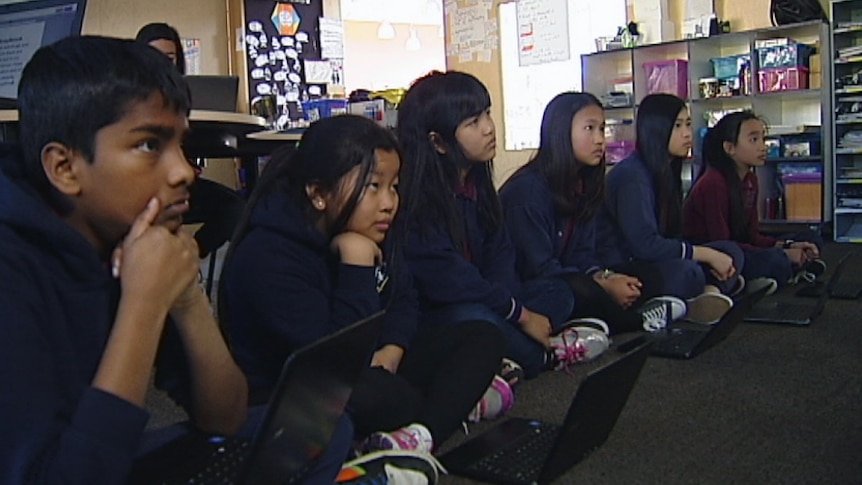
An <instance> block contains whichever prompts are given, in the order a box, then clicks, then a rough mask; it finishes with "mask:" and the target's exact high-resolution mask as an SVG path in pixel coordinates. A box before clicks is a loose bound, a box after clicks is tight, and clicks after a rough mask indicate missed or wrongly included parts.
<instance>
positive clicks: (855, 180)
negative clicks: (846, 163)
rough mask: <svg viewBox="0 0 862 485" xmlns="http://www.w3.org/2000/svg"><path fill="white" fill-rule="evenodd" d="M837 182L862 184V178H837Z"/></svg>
mask: <svg viewBox="0 0 862 485" xmlns="http://www.w3.org/2000/svg"><path fill="white" fill-rule="evenodd" d="M835 183H836V184H845V185H849V184H862V178H852V179H843V178H836V179H835Z"/></svg>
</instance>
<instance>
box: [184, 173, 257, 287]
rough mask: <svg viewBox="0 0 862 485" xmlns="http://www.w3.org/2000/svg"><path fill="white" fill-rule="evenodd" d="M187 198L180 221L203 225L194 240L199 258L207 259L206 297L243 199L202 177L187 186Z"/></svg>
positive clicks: (238, 216) (240, 209)
mask: <svg viewBox="0 0 862 485" xmlns="http://www.w3.org/2000/svg"><path fill="white" fill-rule="evenodd" d="M189 195H190V198H189V206H190V207H189V211H188V212H187V213H186V215H185V217H184V218H183V219H184V222H185V223H187V224H203V225H202V226H201V228H200V229H198V231H197V232H195V235H194V238H195V241H197V243H198V249H199V252H200V254H199V255H200V258H201V259H203V258H205V257H207V256H209V257H210V259H209V265H208V268H207V274H206V275H205V276H204V289H205V290H206V294H207V296H211V293H212V288H213V281H214V279H215V267H216V256H217V254H218V250H219V248H221V247H222V246H223V245H224V244H225V243H226V242H228V241H229V240H230V238H231V236H232V235H233V231H234V228H235V227H236V225H237V223H238V222H239V220H240V217H242V213H243V209H244V208H245V199H243V198H242V197H241V196H240V195H239V194H238V193H236V192H235V191H233V190H231V189H229V188H228V187H226V186H224V185H222V184H219V183H217V182H213V181H212V180H207V179H202V178H199V179H197V180H196V181H195V183H194V184H193V185H192V186H191V188H190V189H189Z"/></svg>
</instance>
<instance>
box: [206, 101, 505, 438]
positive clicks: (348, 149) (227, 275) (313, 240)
mask: <svg viewBox="0 0 862 485" xmlns="http://www.w3.org/2000/svg"><path fill="white" fill-rule="evenodd" d="M291 151H292V149H283V150H279V151H277V152H276V153H274V154H273V157H272V159H271V160H270V162H269V164H268V165H267V167H266V169H265V170H264V172H263V174H262V176H261V179H260V181H259V183H258V185H257V187H256V188H255V191H254V195H253V196H252V199H251V200H250V201H249V205H248V209H247V211H246V215H245V218H246V219H245V220H244V221H243V222H241V223H240V226H239V229H238V232H237V236H236V237H235V238H234V242H233V246H232V247H231V250H230V253H229V255H228V257H227V260H226V262H225V269H224V276H223V278H222V281H223V284H222V292H221V294H220V298H219V306H220V307H221V309H220V314H221V315H222V323H223V324H224V325H226V326H227V330H228V333H229V335H230V336H231V342H232V347H233V350H234V352H235V354H236V356H237V361H238V362H239V364H240V366H241V367H242V368H243V370H244V371H245V372H246V375H247V376H248V379H249V385H250V388H251V396H252V398H251V401H252V404H256V403H260V402H263V401H264V400H266V399H267V398H268V396H269V394H270V393H271V391H272V390H273V387H274V386H275V384H276V380H277V378H278V375H279V372H280V370H281V365H282V363H283V362H284V359H285V358H286V357H287V356H288V355H289V354H290V353H291V352H292V351H293V350H295V349H297V348H299V347H301V346H304V345H307V344H309V343H311V342H313V341H315V340H317V339H319V338H321V337H323V336H326V335H328V334H330V333H333V332H335V331H337V330H339V329H341V328H344V327H345V326H347V325H349V324H351V323H353V322H356V321H358V320H360V319H362V318H365V317H368V316H371V315H372V314H374V313H376V312H377V311H379V310H381V309H386V310H387V313H386V316H385V319H386V321H385V326H384V330H383V333H382V335H381V336H380V340H379V342H378V345H379V347H378V349H377V351H376V352H375V353H374V354H373V356H371V361H370V366H369V368H368V369H366V371H365V372H363V374H362V376H361V378H360V381H359V383H358V384H357V386H356V388H355V389H354V391H353V394H352V395H351V398H350V402H349V404H348V413H349V414H350V416H351V417H352V419H353V422H354V423H355V426H356V434H357V437H358V438H360V439H365V438H368V439H367V440H366V441H365V443H364V449H365V451H373V450H379V449H399V450H416V451H420V452H427V453H430V452H431V451H432V450H434V449H435V448H436V447H437V446H439V445H440V444H441V443H442V442H443V441H444V440H446V438H448V437H449V436H450V435H451V434H452V433H453V432H455V431H456V430H457V429H459V427H460V426H461V422H462V421H464V420H465V419H466V418H467V416H468V414H469V413H470V412H471V410H473V408H474V407H475V406H476V404H477V402H479V401H480V398H482V396H483V393H485V391H486V389H488V387H489V384H491V382H492V379H494V374H495V372H496V371H497V370H498V368H499V366H500V361H501V359H502V357H503V339H502V336H501V335H500V333H499V331H498V330H497V329H496V328H495V327H494V326H493V325H491V324H490V323H487V322H483V321H470V322H466V323H464V324H459V325H452V324H449V323H448V322H445V321H442V320H441V321H438V322H436V323H437V325H436V326H423V327H421V328H419V329H418V331H417V324H418V323H419V318H420V315H419V308H418V303H417V301H416V293H415V290H414V289H413V285H412V281H411V277H410V273H409V272H408V271H407V267H406V265H405V264H404V263H403V261H402V259H401V254H400V249H401V248H402V247H403V246H402V245H401V244H399V241H394V240H393V239H394V238H398V231H397V227H398V224H399V222H398V220H399V218H398V217H396V216H397V214H398V212H399V211H398V208H399V188H398V187H399V184H398V179H399V172H400V170H401V160H402V158H401V155H400V151H399V148H398V146H397V143H396V141H395V138H394V136H393V135H392V134H391V133H390V132H389V131H388V130H386V129H384V128H382V127H380V126H378V125H377V124H376V123H375V122H373V121H371V120H369V119H367V118H364V117H359V116H351V115H344V116H336V117H333V118H325V119H322V120H320V121H318V122H316V123H314V124H313V125H311V127H310V128H308V129H307V130H306V131H305V133H304V134H303V137H302V141H301V142H300V144H299V147H298V149H296V151H295V153H291ZM332 358H333V359H337V358H338V356H333V357H332ZM498 389H499V391H500V392H497V390H498ZM490 394H491V395H489V396H487V397H486V398H485V402H482V403H481V404H480V408H481V410H482V411H483V412H487V413H490V412H492V409H491V407H494V410H493V411H496V412H499V411H500V409H501V407H502V405H503V404H506V405H507V406H511V400H512V395H511V390H509V389H508V385H507V384H506V383H505V382H504V381H501V380H499V379H496V380H495V384H494V386H493V387H492V388H491V391H490ZM490 400H493V401H494V402H493V403H492V402H488V401H490ZM504 401H505V402H504ZM369 435H371V436H370V437H369Z"/></svg>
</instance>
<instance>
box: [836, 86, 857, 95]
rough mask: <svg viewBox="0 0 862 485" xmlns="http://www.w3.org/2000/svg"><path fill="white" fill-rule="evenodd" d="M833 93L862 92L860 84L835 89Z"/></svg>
mask: <svg viewBox="0 0 862 485" xmlns="http://www.w3.org/2000/svg"><path fill="white" fill-rule="evenodd" d="M835 94H862V86H853V87H850V88H841V89H836V90H835Z"/></svg>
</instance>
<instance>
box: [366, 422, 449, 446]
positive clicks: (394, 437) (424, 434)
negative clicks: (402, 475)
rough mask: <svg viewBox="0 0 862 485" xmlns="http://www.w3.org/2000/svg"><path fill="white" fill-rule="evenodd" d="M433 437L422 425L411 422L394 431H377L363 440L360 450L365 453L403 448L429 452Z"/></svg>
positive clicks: (432, 444)
mask: <svg viewBox="0 0 862 485" xmlns="http://www.w3.org/2000/svg"><path fill="white" fill-rule="evenodd" d="M433 449H434V439H433V438H432V437H431V432H430V431H428V428H426V427H425V426H424V425H421V424H418V423H413V424H410V425H407V426H405V427H403V428H401V429H396V430H395V431H390V432H383V431H379V432H377V433H374V434H372V435H371V436H369V437H368V439H366V440H365V443H364V444H363V446H362V450H363V451H364V452H365V453H370V452H373V451H380V450H404V451H419V452H422V453H431V450H433Z"/></svg>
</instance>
